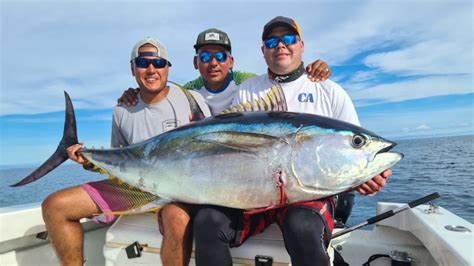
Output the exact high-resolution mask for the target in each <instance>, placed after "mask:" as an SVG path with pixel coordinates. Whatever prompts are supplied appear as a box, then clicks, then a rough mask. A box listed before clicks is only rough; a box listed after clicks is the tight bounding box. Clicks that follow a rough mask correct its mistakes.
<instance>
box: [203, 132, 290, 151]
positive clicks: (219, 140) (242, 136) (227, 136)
mask: <svg viewBox="0 0 474 266" xmlns="http://www.w3.org/2000/svg"><path fill="white" fill-rule="evenodd" d="M195 139H196V140H198V141H203V142H208V143H213V144H217V145H222V146H224V147H227V148H232V149H236V150H241V151H246V152H255V151H257V150H259V149H261V148H262V147H267V146H271V145H274V144H276V143H287V142H286V140H285V139H283V138H280V137H275V136H271V135H265V134H257V133H247V132H233V131H220V132H212V133H207V134H202V135H200V136H197V137H195Z"/></svg>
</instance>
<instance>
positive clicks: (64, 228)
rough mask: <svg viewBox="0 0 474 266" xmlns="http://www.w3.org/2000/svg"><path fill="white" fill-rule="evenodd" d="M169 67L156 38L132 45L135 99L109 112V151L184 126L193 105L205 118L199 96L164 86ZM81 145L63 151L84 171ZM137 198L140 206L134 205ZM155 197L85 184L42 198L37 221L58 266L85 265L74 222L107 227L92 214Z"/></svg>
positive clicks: (110, 183)
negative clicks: (42, 223) (40, 217)
mask: <svg viewBox="0 0 474 266" xmlns="http://www.w3.org/2000/svg"><path fill="white" fill-rule="evenodd" d="M170 67H171V63H170V61H169V57H168V53H167V50H166V48H165V46H164V45H163V44H162V43H161V42H159V41H158V40H157V39H153V38H146V39H144V40H141V41H139V42H138V43H137V44H136V45H135V47H134V48H133V50H132V56H131V68H132V74H133V76H134V77H135V80H136V82H137V84H138V86H139V87H140V93H139V100H138V104H137V105H136V106H133V107H126V106H117V107H116V108H115V110H114V115H113V125H112V146H113V147H119V146H126V145H129V144H133V143H136V142H140V141H143V140H146V139H148V138H151V137H153V136H155V135H158V134H160V133H163V132H165V131H168V130H170V129H173V128H175V127H177V126H180V125H183V124H186V123H188V122H189V120H190V117H192V116H193V115H195V113H196V110H195V109H196V106H199V107H200V109H201V110H202V111H203V112H201V113H200V114H201V116H202V115H205V116H209V115H210V111H209V109H208V107H207V106H206V104H204V99H203V98H202V97H201V96H200V95H199V94H197V93H193V92H185V91H183V90H180V89H179V88H176V87H175V88H171V86H169V85H168V84H167V82H168V74H169V68H170ZM188 106H189V108H187V107H188ZM82 146H83V144H82V143H80V144H75V145H72V146H71V147H69V148H68V149H67V152H68V156H69V158H70V159H71V160H74V161H76V162H78V163H80V164H83V165H84V167H85V168H87V166H88V164H89V163H88V162H87V161H86V160H85V159H84V158H83V157H82V156H81V155H79V154H78V153H77V152H78V151H79V150H80V149H81V148H82ZM137 197H139V198H140V202H137ZM156 198H157V197H156V196H154V195H152V194H149V193H144V192H142V191H140V190H139V189H135V188H130V187H129V186H128V185H127V184H124V183H121V182H119V181H117V180H102V181H97V182H90V183H87V184H83V185H80V186H76V187H72V188H67V189H64V190H61V191H58V192H55V193H53V194H51V195H50V196H48V198H46V199H45V201H44V202H43V205H42V209H43V219H44V221H45V223H46V228H47V230H48V232H49V236H50V238H51V242H52V244H53V246H54V248H55V250H56V252H57V254H58V257H59V260H60V262H61V264H62V265H83V263H84V261H85V258H84V252H83V231H82V227H81V224H80V222H79V220H80V219H82V218H86V217H89V218H91V217H92V218H94V219H95V220H96V221H99V222H104V223H107V222H111V221H113V220H114V219H115V216H114V215H99V216H94V214H103V213H110V212H116V211H126V210H130V209H133V208H137V207H140V206H141V205H143V202H151V201H153V200H155V199H156ZM78 202H80V203H81V204H77V203H78ZM176 204H178V203H176ZM178 205H179V204H178ZM174 206H175V205H173V204H168V205H167V206H166V207H165V208H163V212H164V213H165V214H166V212H167V209H172V208H173V207H174ZM165 228H166V227H165ZM165 235H166V234H165Z"/></svg>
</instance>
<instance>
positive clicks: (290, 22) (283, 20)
mask: <svg viewBox="0 0 474 266" xmlns="http://www.w3.org/2000/svg"><path fill="white" fill-rule="evenodd" d="M277 26H284V27H288V28H290V29H292V30H294V31H295V33H296V34H298V36H299V37H300V38H301V29H300V26H298V23H296V20H294V19H292V18H287V17H283V16H278V17H275V18H273V19H272V20H270V21H269V22H267V24H265V26H264V27H263V33H262V41H265V39H266V38H267V37H268V34H270V32H271V31H272V29H273V28H275V27H277Z"/></svg>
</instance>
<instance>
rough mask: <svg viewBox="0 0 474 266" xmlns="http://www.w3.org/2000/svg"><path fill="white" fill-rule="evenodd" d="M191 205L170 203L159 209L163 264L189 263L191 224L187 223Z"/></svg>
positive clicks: (170, 265) (182, 264) (173, 265)
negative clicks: (161, 222)
mask: <svg viewBox="0 0 474 266" xmlns="http://www.w3.org/2000/svg"><path fill="white" fill-rule="evenodd" d="M190 210H191V206H189V205H185V204H180V203H170V204H168V205H166V206H165V207H164V208H163V209H162V210H161V216H162V221H163V228H162V229H163V242H162V244H161V262H162V263H163V265H165V266H185V265H188V264H189V260H190V259H191V251H192V244H193V243H192V241H193V238H192V237H193V234H192V225H191V224H190V223H189V221H190V220H191V216H190Z"/></svg>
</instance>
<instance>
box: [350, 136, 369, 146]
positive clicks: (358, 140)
mask: <svg viewBox="0 0 474 266" xmlns="http://www.w3.org/2000/svg"><path fill="white" fill-rule="evenodd" d="M365 143H366V139H365V137H364V136H362V135H354V136H353V137H352V143H351V144H352V147H354V148H361V147H362V146H364V145H365Z"/></svg>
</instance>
